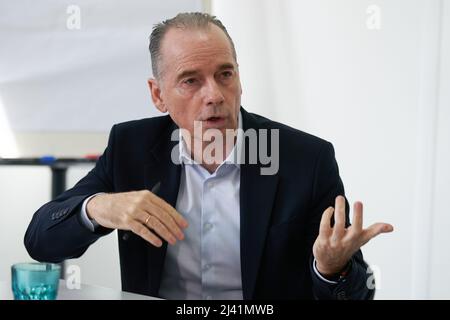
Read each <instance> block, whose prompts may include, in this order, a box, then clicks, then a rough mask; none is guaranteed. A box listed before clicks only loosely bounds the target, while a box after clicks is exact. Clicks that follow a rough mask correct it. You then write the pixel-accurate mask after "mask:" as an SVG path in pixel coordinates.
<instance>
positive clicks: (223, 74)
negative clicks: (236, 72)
mask: <svg viewBox="0 0 450 320" xmlns="http://www.w3.org/2000/svg"><path fill="white" fill-rule="evenodd" d="M232 75H233V72H231V71H224V72H222V77H224V78H230V77H231V76H232Z"/></svg>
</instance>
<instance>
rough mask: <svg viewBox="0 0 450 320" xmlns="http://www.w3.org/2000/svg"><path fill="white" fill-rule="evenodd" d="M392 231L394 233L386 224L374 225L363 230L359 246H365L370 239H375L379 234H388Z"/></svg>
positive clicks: (390, 226) (391, 227)
mask: <svg viewBox="0 0 450 320" xmlns="http://www.w3.org/2000/svg"><path fill="white" fill-rule="evenodd" d="M392 231H394V227H393V226H392V225H390V224H388V223H382V222H379V223H374V224H373V225H371V226H370V227H368V228H367V229H365V230H363V234H362V239H361V243H362V244H361V246H363V245H365V244H366V243H367V242H369V240H370V239H373V238H375V237H376V236H378V235H379V234H381V233H388V232H392Z"/></svg>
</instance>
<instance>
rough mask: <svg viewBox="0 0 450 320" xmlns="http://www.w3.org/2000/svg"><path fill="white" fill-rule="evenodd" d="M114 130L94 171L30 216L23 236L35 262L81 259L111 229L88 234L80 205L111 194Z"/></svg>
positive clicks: (99, 229)
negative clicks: (102, 193)
mask: <svg viewBox="0 0 450 320" xmlns="http://www.w3.org/2000/svg"><path fill="white" fill-rule="evenodd" d="M115 132H116V130H115V126H114V127H113V128H112V129H111V133H110V135H109V140H108V146H107V148H106V149H105V152H104V153H103V154H102V156H101V157H100V158H99V159H98V161H97V163H96V165H95V167H94V168H93V169H92V170H91V171H90V172H89V173H88V174H87V175H86V176H85V177H84V178H82V179H81V180H80V181H79V182H78V183H77V184H76V185H75V186H74V187H73V188H71V189H69V190H67V191H65V192H64V193H62V194H61V195H59V196H58V197H57V198H56V199H54V200H53V201H50V202H48V203H46V204H44V205H43V206H42V207H41V208H39V209H38V210H37V211H36V213H35V214H34V215H33V218H32V220H31V222H30V224H29V226H28V229H27V231H26V233H25V237H24V244H25V247H26V249H27V251H28V253H29V255H30V256H31V257H32V258H33V259H35V260H37V261H45V262H61V261H63V260H65V259H72V258H78V257H80V256H81V255H82V254H83V253H84V252H85V251H86V250H87V248H88V247H89V246H90V245H91V244H92V243H93V242H95V241H96V240H97V239H98V238H100V237H101V236H104V235H106V234H108V233H110V232H112V231H113V230H112V229H107V228H104V227H99V228H97V229H96V231H95V232H92V231H90V230H89V229H88V228H86V226H84V224H83V223H82V221H81V217H80V210H81V205H82V203H83V201H84V200H85V199H86V198H88V197H89V196H91V195H93V194H95V193H99V192H114V184H113V179H114V176H113V173H114V172H113V159H114V141H115V139H114V136H115Z"/></svg>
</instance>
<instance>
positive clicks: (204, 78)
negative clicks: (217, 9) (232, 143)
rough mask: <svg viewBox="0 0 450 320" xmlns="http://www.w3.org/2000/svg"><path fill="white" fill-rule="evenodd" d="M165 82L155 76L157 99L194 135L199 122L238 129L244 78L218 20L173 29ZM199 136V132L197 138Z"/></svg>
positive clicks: (164, 52) (165, 50)
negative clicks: (203, 26)
mask: <svg viewBox="0 0 450 320" xmlns="http://www.w3.org/2000/svg"><path fill="white" fill-rule="evenodd" d="M161 56H162V60H161V63H160V74H161V79H159V81H157V80H155V79H151V80H149V86H150V89H151V93H152V98H153V102H154V103H155V105H156V107H157V108H158V109H159V110H160V111H162V112H169V114H170V117H171V118H172V119H173V121H174V122H175V123H176V124H177V125H178V126H179V127H180V128H183V129H187V130H188V131H189V132H190V133H191V137H194V121H197V127H198V124H199V123H201V126H202V129H203V132H204V131H205V130H206V129H209V128H217V129H220V130H221V131H222V133H223V134H224V133H225V130H226V129H236V128H237V126H238V122H237V117H238V113H239V107H240V103H241V94H242V90H241V83H240V79H239V71H238V66H237V63H236V61H235V59H234V57H233V51H232V48H231V44H230V42H229V40H228V38H227V37H226V35H225V34H224V32H223V31H222V30H221V29H220V28H218V27H217V26H215V25H211V26H210V28H208V29H206V30H200V29H199V30H197V29H193V30H192V29H186V30H185V29H178V28H172V29H170V30H168V31H167V33H166V34H165V36H164V38H163V40H162V44H161ZM195 138H196V139H198V138H199V137H195Z"/></svg>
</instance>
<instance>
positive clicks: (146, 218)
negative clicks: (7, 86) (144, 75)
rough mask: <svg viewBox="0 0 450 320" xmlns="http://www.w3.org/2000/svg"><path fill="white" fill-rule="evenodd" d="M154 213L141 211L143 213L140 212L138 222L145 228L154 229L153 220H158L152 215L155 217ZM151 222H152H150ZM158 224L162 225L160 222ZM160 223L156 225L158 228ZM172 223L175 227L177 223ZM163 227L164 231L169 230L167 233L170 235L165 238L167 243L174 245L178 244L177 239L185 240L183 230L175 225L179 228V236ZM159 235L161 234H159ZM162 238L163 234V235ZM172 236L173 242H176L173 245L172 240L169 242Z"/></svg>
mask: <svg viewBox="0 0 450 320" xmlns="http://www.w3.org/2000/svg"><path fill="white" fill-rule="evenodd" d="M153 212H154V211H152V212H147V211H145V210H144V211H141V212H139V213H138V214H137V216H138V218H137V220H138V221H139V222H141V223H142V224H143V225H145V226H147V227H149V228H152V229H154V228H153V224H152V223H153V219H156V220H158V218H157V217H153V216H152V215H153ZM150 220H151V221H150ZM157 222H158V223H161V222H160V221H159V220H158V221H157ZM158 223H155V226H157V225H158ZM172 223H173V225H175V222H173V221H172ZM163 227H164V228H161V229H162V230H167V232H168V233H169V234H168V235H167V236H165V237H164V239H165V240H166V241H167V242H169V243H170V244H174V243H175V242H176V240H177V238H178V239H179V240H182V238H184V235H183V233H182V232H181V230H180V229H179V228H178V227H177V226H176V225H175V228H178V234H177V233H176V232H172V231H171V230H169V229H168V228H167V227H166V226H164V225H163ZM155 231H157V230H155ZM157 233H159V232H157ZM161 236H162V234H161ZM169 236H170V238H171V239H173V240H175V241H173V243H172V240H171V239H170V241H169V239H168V237H169Z"/></svg>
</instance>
